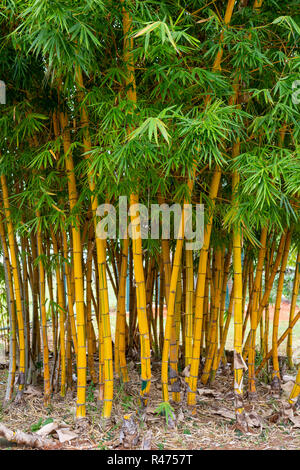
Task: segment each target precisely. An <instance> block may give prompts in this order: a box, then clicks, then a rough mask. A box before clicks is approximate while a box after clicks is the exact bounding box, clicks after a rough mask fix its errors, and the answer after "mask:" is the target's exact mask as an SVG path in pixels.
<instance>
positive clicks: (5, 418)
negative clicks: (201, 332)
mask: <svg viewBox="0 0 300 470" xmlns="http://www.w3.org/2000/svg"><path fill="white" fill-rule="evenodd" d="M138 368H139V365H138V364H134V363H133V362H131V363H130V364H129V369H130V386H129V387H127V388H125V387H124V385H120V384H119V382H118V381H115V384H114V385H115V388H114V390H115V398H114V405H113V414H112V418H111V420H110V421H109V422H105V423H104V422H103V420H102V419H101V409H100V407H99V406H98V404H97V399H96V389H95V387H94V386H93V385H92V384H91V383H89V385H88V390H87V422H86V426H85V428H84V430H82V429H80V428H78V423H77V422H76V420H75V409H76V392H75V390H71V391H68V393H67V395H66V397H65V398H61V397H60V396H59V395H57V394H55V395H53V396H52V400H51V405H50V406H49V407H48V408H45V407H44V405H43V394H42V388H41V387H35V388H36V390H37V392H38V393H35V394H33V395H30V394H29V395H28V394H26V395H25V398H24V402H23V403H22V404H20V405H15V404H11V405H10V407H8V408H7V409H5V410H2V411H1V422H2V423H3V424H5V425H6V426H7V427H9V428H10V429H12V430H16V429H20V430H22V431H26V432H28V431H32V429H36V427H37V425H38V423H41V421H42V422H45V421H46V420H48V421H49V419H50V420H53V421H55V422H56V421H58V422H63V423H65V424H66V425H67V426H68V427H69V428H70V429H71V430H72V431H74V432H75V433H77V434H78V438H76V439H73V440H72V441H70V442H66V443H64V444H63V445H62V448H63V449H70V450H71V449H82V450H84V449H99V450H106V449H124V446H123V445H122V444H121V443H120V431H121V429H122V425H123V422H124V419H123V417H124V415H128V414H131V415H132V417H133V420H134V422H135V423H136V425H137V429H138V443H137V444H136V445H135V446H133V447H132V448H133V449H140V448H141V447H142V442H143V440H144V438H145V437H146V436H147V435H148V436H149V431H151V432H150V434H151V444H150V447H151V449H153V450H170V449H182V450H184V449H186V450H191V449H214V450H215V449H256V450H263V449H299V448H300V429H299V428H296V427H295V426H294V425H293V423H292V422H285V423H283V422H280V421H279V422H277V423H272V422H270V421H269V419H268V418H269V417H270V416H272V415H274V413H276V412H278V410H279V409H280V407H281V406H282V403H283V402H286V400H287V398H286V397H282V398H281V399H275V398H273V397H272V395H271V394H270V388H269V386H268V385H266V384H264V383H263V382H260V383H258V386H257V389H258V397H257V400H256V401H255V403H249V402H248V401H247V399H245V409H246V410H252V409H253V410H255V413H257V414H258V415H259V416H260V418H261V420H262V425H261V426H260V427H258V428H256V429H255V428H254V429H253V431H252V432H251V433H249V434H242V433H241V432H240V431H238V430H236V429H235V420H234V406H233V398H232V382H233V377H232V373H231V371H228V370H227V371H226V372H225V371H222V372H221V371H220V372H219V373H218V375H217V378H216V381H215V383H214V384H213V385H212V386H209V387H208V388H207V387H206V388H204V387H203V386H201V385H200V384H199V390H200V392H199V394H198V398H197V405H196V407H195V409H194V412H192V411H193V410H191V409H189V408H188V407H187V406H186V400H185V398H184V397H183V393H182V397H181V398H182V403H180V404H175V403H172V402H171V404H172V406H173V408H174V412H175V417H176V420H175V422H174V427H173V428H168V427H167V425H166V419H165V417H163V416H159V415H158V413H156V412H155V410H156V408H157V406H158V405H159V404H160V403H161V401H162V398H161V385H160V364H158V363H154V364H153V366H152V370H153V377H152V384H151V390H150V396H149V404H148V407H147V410H143V409H142V408H141V407H139V405H138V403H139V387H140V379H139V374H138V370H139V369H138ZM291 372H292V373H294V374H295V371H291ZM6 376H7V371H6V370H1V371H0V382H2V384H3V383H4V382H5V380H6ZM245 388H246V387H245ZM4 392H5V386H4V385H1V386H0V400H1V403H2V401H3V398H4ZM224 410H225V411H224ZM147 433H148V434H147ZM0 448H2V449H7V448H10V449H12V450H13V449H16V448H18V449H20V447H17V446H16V445H14V444H11V443H7V442H4V441H3V440H2V441H0Z"/></svg>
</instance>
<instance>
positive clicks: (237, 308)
mask: <svg viewBox="0 0 300 470" xmlns="http://www.w3.org/2000/svg"><path fill="white" fill-rule="evenodd" d="M239 147H240V144H239V142H237V143H236V144H235V145H234V147H233V156H236V155H238V154H239ZM238 186H239V174H238V173H237V172H234V173H233V176H232V193H233V199H234V205H237V204H236V202H235V198H236V194H237V191H238ZM233 271H234V285H233V288H234V401H235V414H236V420H237V423H238V424H239V425H240V426H242V427H246V426H247V425H246V419H245V411H244V406H243V370H244V369H245V368H246V365H245V363H244V361H243V358H242V341H243V312H242V305H243V281H242V239H241V227H240V224H236V225H235V226H234V228H233Z"/></svg>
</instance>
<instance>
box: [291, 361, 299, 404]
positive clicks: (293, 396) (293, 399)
mask: <svg viewBox="0 0 300 470" xmlns="http://www.w3.org/2000/svg"><path fill="white" fill-rule="evenodd" d="M299 395H300V365H299V366H298V373H297V377H296V382H295V385H294V387H293V389H292V391H291V394H290V397H289V403H290V404H291V405H296V403H297V400H298V397H299Z"/></svg>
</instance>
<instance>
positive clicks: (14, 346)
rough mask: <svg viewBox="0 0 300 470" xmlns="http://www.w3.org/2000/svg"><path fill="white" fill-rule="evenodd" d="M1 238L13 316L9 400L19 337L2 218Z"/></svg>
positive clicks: (10, 308) (0, 223) (0, 226)
mask: <svg viewBox="0 0 300 470" xmlns="http://www.w3.org/2000/svg"><path fill="white" fill-rule="evenodd" d="M0 239H1V245H2V250H3V257H4V269H5V271H6V276H7V282H8V289H9V305H8V309H9V313H10V316H11V320H10V326H11V331H10V334H11V350H10V355H11V358H12V365H11V369H10V375H9V378H10V384H9V392H8V394H6V396H5V400H6V401H9V400H11V398H12V394H13V390H14V383H15V376H16V365H17V357H16V350H17V337H16V308H15V296H14V290H13V279H12V273H11V266H10V260H9V251H8V246H7V243H6V237H5V230H4V225H3V222H2V220H0Z"/></svg>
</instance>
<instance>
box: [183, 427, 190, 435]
mask: <svg viewBox="0 0 300 470" xmlns="http://www.w3.org/2000/svg"><path fill="white" fill-rule="evenodd" d="M183 434H187V435H188V436H190V435H191V434H192V433H191V431H190V430H189V429H187V428H186V429H184V430H183Z"/></svg>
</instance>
